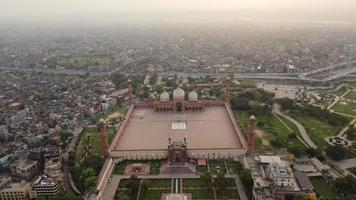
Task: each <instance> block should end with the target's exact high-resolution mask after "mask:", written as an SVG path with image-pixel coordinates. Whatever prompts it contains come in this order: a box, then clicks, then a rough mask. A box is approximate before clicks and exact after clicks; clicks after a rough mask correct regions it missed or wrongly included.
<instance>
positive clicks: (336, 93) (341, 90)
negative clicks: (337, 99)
mask: <svg viewBox="0 0 356 200" xmlns="http://www.w3.org/2000/svg"><path fill="white" fill-rule="evenodd" d="M346 91H347V87H345V86H343V87H341V88H340V89H339V90H337V91H331V92H330V93H331V94H335V95H336V96H341V95H343V94H344V93H345V92H346Z"/></svg>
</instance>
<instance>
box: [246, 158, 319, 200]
mask: <svg viewBox="0 0 356 200" xmlns="http://www.w3.org/2000/svg"><path fill="white" fill-rule="evenodd" d="M243 163H244V165H245V167H246V168H248V169H250V170H251V175H252V178H253V181H254V184H253V198H254V199H255V200H292V199H294V198H296V197H297V196H301V197H302V198H303V199H307V200H316V199H317V198H316V194H315V192H314V188H313V185H312V183H311V182H310V180H309V177H308V175H307V174H306V173H305V172H304V171H299V170H297V169H298V168H297V169H296V168H293V167H292V166H293V165H292V163H291V162H290V161H288V160H282V159H281V157H280V156H265V155H253V156H247V157H245V158H244V162H243Z"/></svg>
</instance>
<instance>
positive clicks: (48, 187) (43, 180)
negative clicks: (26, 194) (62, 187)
mask: <svg viewBox="0 0 356 200" xmlns="http://www.w3.org/2000/svg"><path fill="white" fill-rule="evenodd" d="M32 187H33V191H34V195H35V196H37V197H49V198H54V197H55V196H56V194H57V192H58V191H59V185H58V183H57V182H56V181H55V180H53V179H51V178H49V177H47V176H46V175H42V176H39V177H38V178H37V179H36V180H35V181H34V182H33V184H32Z"/></svg>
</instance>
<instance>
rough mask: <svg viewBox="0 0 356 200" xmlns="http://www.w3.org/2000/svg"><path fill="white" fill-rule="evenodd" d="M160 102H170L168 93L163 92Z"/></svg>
mask: <svg viewBox="0 0 356 200" xmlns="http://www.w3.org/2000/svg"><path fill="white" fill-rule="evenodd" d="M159 101H160V102H169V94H168V92H162V93H161V95H160V96H159Z"/></svg>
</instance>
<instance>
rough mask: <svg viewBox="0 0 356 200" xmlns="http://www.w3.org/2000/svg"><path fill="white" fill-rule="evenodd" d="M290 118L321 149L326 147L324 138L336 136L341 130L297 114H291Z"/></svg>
mask: <svg viewBox="0 0 356 200" xmlns="http://www.w3.org/2000/svg"><path fill="white" fill-rule="evenodd" d="M292 117H293V118H294V119H295V120H297V121H298V122H300V123H301V124H302V125H303V126H304V128H305V130H306V131H307V133H308V134H309V136H310V137H311V139H312V140H313V141H314V142H315V143H316V145H317V146H319V147H320V148H321V149H323V148H324V147H326V145H327V142H326V141H325V140H324V138H326V137H328V136H332V135H336V134H337V133H338V131H339V130H340V129H341V128H340V127H335V126H332V125H330V124H328V123H326V122H323V121H320V120H318V119H316V118H314V117H310V116H302V115H301V114H299V113H292Z"/></svg>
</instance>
